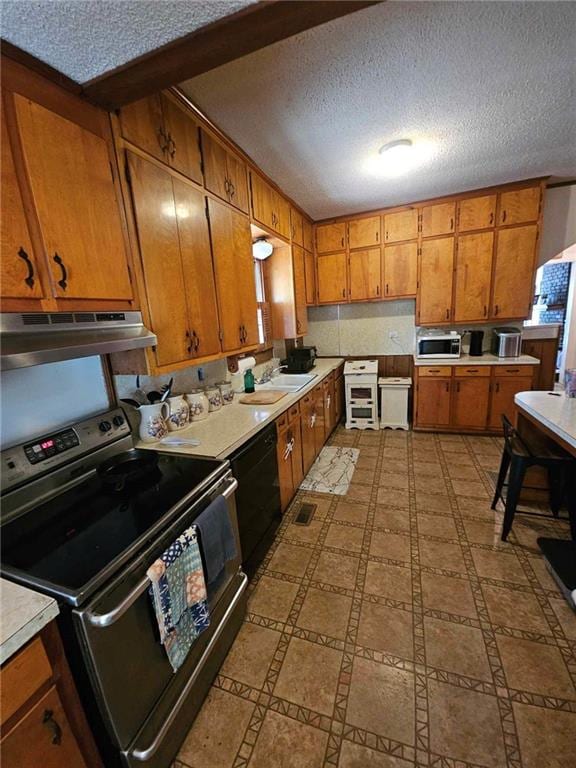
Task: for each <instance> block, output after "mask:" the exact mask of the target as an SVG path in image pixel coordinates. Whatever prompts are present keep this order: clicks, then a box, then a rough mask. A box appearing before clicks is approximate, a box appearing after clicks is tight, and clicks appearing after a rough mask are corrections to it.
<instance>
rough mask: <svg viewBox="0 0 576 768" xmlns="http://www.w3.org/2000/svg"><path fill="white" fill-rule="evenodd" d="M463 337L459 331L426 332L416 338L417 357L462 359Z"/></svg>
mask: <svg viewBox="0 0 576 768" xmlns="http://www.w3.org/2000/svg"><path fill="white" fill-rule="evenodd" d="M461 352H462V336H461V334H459V333H458V332H457V331H425V332H423V333H420V334H418V336H417V338H416V356H417V357H423V358H430V359H432V360H434V359H441V358H454V357H460V354H461Z"/></svg>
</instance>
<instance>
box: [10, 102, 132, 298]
mask: <svg viewBox="0 0 576 768" xmlns="http://www.w3.org/2000/svg"><path fill="white" fill-rule="evenodd" d="M14 104H15V109H16V119H17V127H18V132H19V135H20V139H21V144H22V152H23V156H24V163H25V168H26V174H27V177H28V183H29V185H30V189H31V191H32V197H33V200H34V207H35V209H36V213H37V216H38V221H39V224H40V229H41V232H42V238H43V242H44V248H45V252H46V254H47V256H48V261H49V264H50V268H51V273H52V278H53V286H54V291H55V293H56V296H57V297H60V298H72V299H125V300H130V299H132V295H133V294H132V286H131V284H130V274H129V271H128V261H127V252H126V244H125V241H124V233H123V230H122V223H121V218H120V208H119V202H118V199H117V197H116V190H115V187H114V181H113V165H112V159H113V155H112V154H109V145H108V142H107V141H106V139H105V138H103V137H102V136H101V135H97V134H96V133H93V132H92V131H91V130H88V129H87V128H84V127H82V126H81V125H79V124H77V123H74V122H72V121H71V120H68V119H66V118H64V117H62V116H61V115H59V114H57V113H56V112H52V111H51V110H49V109H46V108H45V107H43V106H41V105H40V104H37V103H35V102H33V101H31V100H30V99H28V98H25V97H24V96H21V95H20V94H14ZM104 119H105V116H104V115H102V120H104Z"/></svg>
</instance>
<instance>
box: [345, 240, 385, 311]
mask: <svg viewBox="0 0 576 768" xmlns="http://www.w3.org/2000/svg"><path fill="white" fill-rule="evenodd" d="M349 259H350V261H349V270H350V278H349V279H350V300H351V301H368V300H369V299H379V298H381V297H382V274H381V268H382V267H381V261H382V257H381V254H380V248H368V249H366V250H363V251H352V252H351V253H350V257H349Z"/></svg>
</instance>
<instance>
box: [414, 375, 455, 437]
mask: <svg viewBox="0 0 576 768" xmlns="http://www.w3.org/2000/svg"><path fill="white" fill-rule="evenodd" d="M450 389H451V381H450V379H449V378H445V379H441V378H438V379H436V378H432V377H430V378H423V377H422V376H418V380H417V390H416V423H417V425H418V426H430V427H447V426H448V425H449V424H450Z"/></svg>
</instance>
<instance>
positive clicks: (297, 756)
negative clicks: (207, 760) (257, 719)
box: [220, 710, 328, 768]
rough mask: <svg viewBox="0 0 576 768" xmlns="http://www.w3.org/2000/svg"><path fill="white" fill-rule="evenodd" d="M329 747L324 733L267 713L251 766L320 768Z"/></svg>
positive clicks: (278, 715)
mask: <svg viewBox="0 0 576 768" xmlns="http://www.w3.org/2000/svg"><path fill="white" fill-rule="evenodd" d="M327 743H328V734H327V733H326V732H325V731H321V730H320V729H319V728H313V727H312V726H310V725H306V724H305V723H300V722H298V721H297V720H293V719H292V718H290V717H285V716H284V715H281V714H279V713H278V712H272V711H271V710H268V712H267V713H266V717H265V718H264V723H263V725H262V728H261V730H260V733H259V734H258V739H257V741H256V745H255V747H254V751H253V753H252V757H251V759H250V762H249V763H248V766H249V768H321V767H322V764H323V762H324V752H325V750H326V745H327ZM220 768H224V766H221V767H220Z"/></svg>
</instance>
